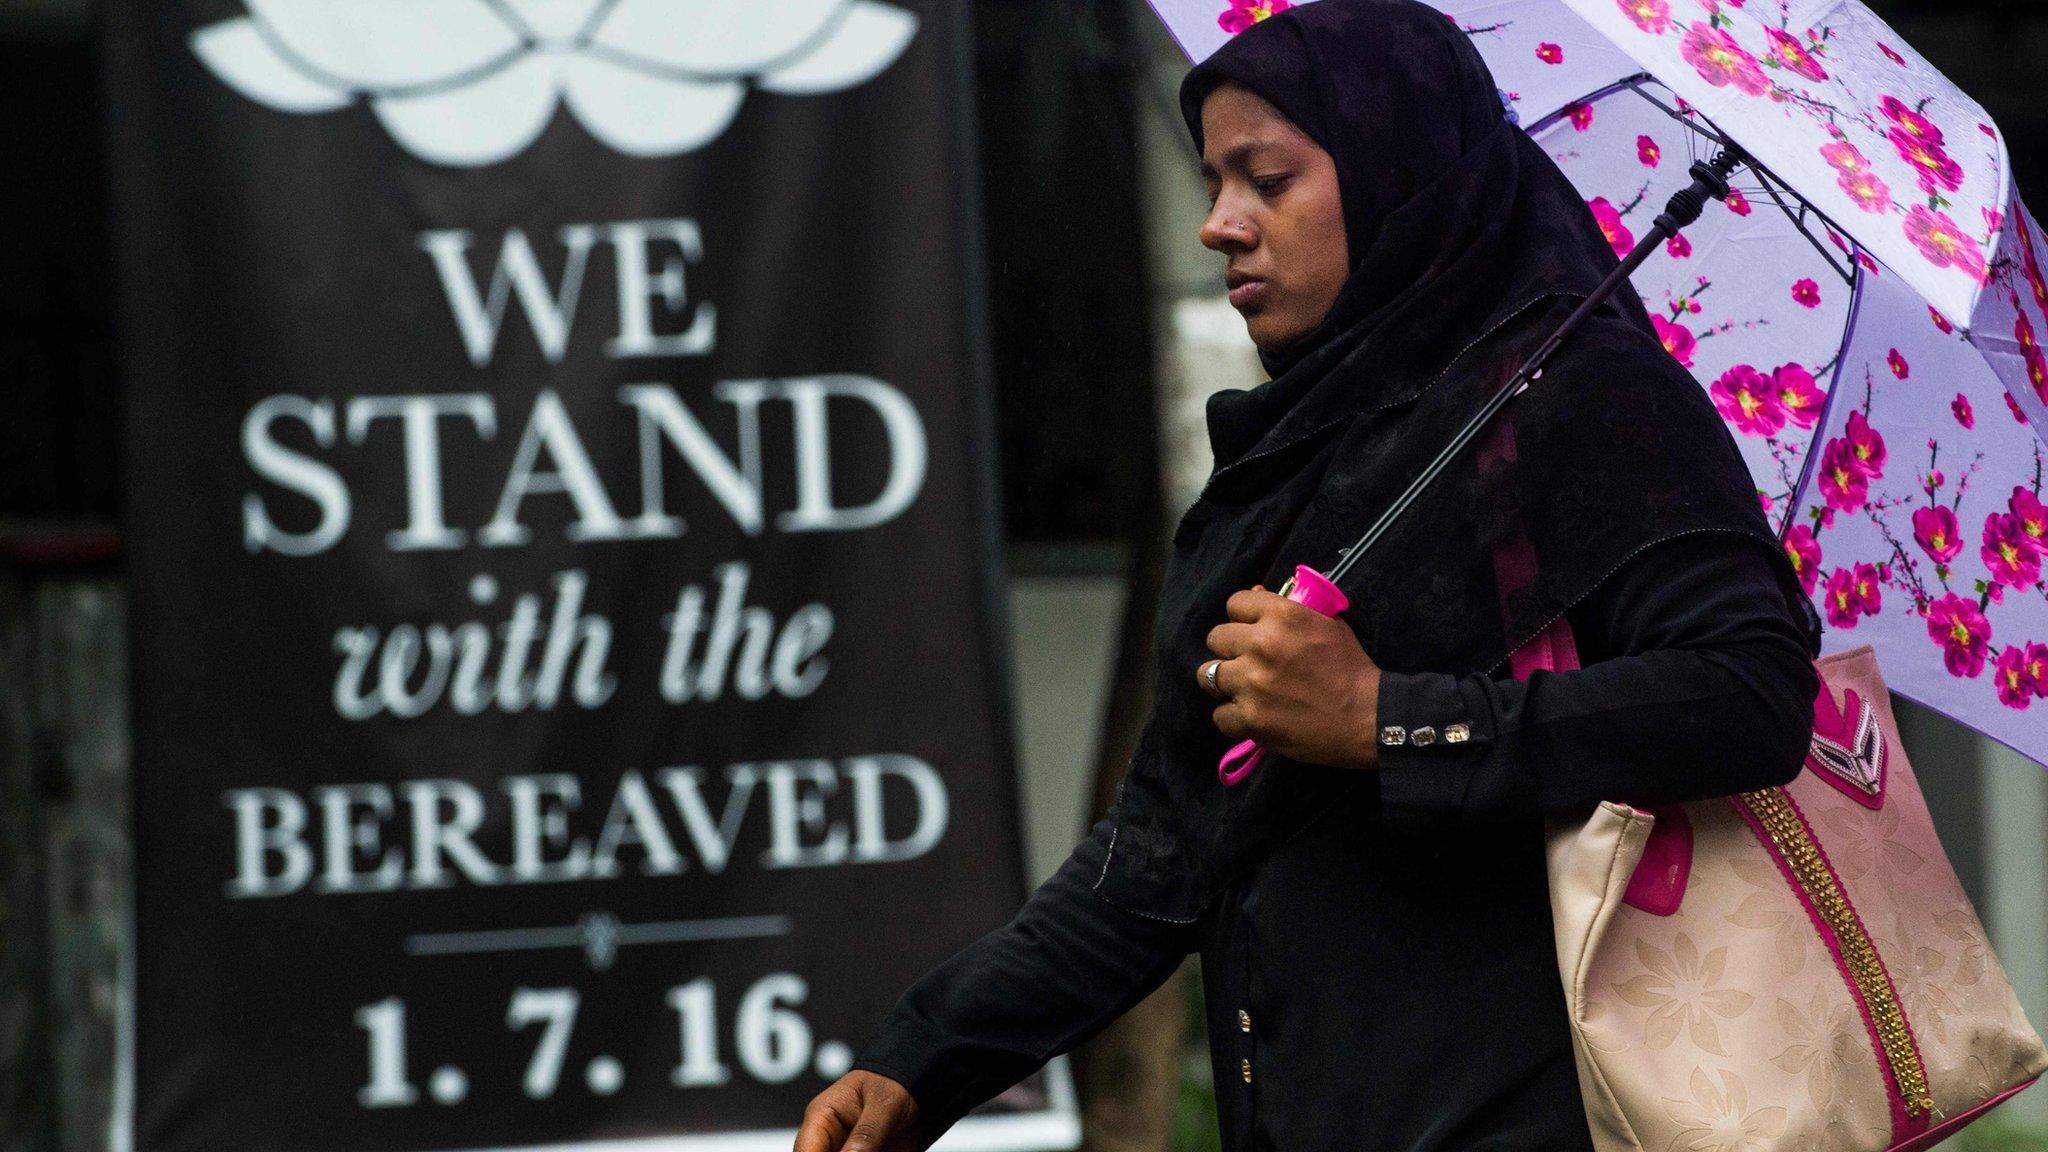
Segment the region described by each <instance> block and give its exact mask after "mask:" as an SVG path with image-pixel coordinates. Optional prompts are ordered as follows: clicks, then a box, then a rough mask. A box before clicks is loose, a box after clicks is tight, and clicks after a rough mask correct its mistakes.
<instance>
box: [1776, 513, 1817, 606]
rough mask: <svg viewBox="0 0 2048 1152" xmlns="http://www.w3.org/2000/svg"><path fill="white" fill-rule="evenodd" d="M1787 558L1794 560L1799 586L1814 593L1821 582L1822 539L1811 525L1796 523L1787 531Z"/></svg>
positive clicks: (1809, 594) (1793, 564) (1794, 569)
mask: <svg viewBox="0 0 2048 1152" xmlns="http://www.w3.org/2000/svg"><path fill="white" fill-rule="evenodd" d="M1768 510H1769V509H1766V511H1768ZM1785 558H1786V559H1788V560H1790V561H1792V570H1793V571H1794V572H1797V573H1798V574H1799V587H1800V588H1801V589H1803V590H1804V591H1805V592H1806V594H1807V595H1808V596H1811V595H1813V589H1814V586H1815V585H1816V584H1818V583H1820V541H1819V540H1818V539H1817V538H1815V536H1814V534H1813V527H1812V526H1811V525H1808V524H1794V525H1793V526H1792V529H1791V530H1790V531H1788V532H1786V533H1785Z"/></svg>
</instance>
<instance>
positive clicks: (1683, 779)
mask: <svg viewBox="0 0 2048 1152" xmlns="http://www.w3.org/2000/svg"><path fill="white" fill-rule="evenodd" d="M1803 611H1804V609H1803V608H1802V607H1801V606H1800V605H1798V604H1796V603H1793V602H1791V601H1790V600H1788V593H1787V592H1786V591H1785V590H1784V589H1783V588H1782V586H1781V585H1780V583H1779V581H1778V579H1777V576H1776V573H1775V572H1774V570H1773V568H1772V560H1771V558H1770V557H1769V556H1768V555H1766V554H1765V552H1764V551H1763V549H1762V547H1761V546H1760V545H1759V543H1758V542H1756V541H1753V540H1750V539H1747V538H1743V537H1739V536H1735V535H1732V534H1728V533H1720V532H1712V533H1699V534H1695V535H1690V536H1681V537H1678V538H1675V539H1672V540H1667V541H1664V542H1663V543H1660V544H1658V545H1655V546H1653V547H1651V548H1650V549H1648V550H1646V551H1645V552H1643V553H1642V554H1641V555H1639V556H1637V557H1635V558H1634V559H1632V560H1630V561H1629V562H1628V563H1627V564H1625V565H1624V566H1623V567H1622V568H1621V569H1619V570H1618V571H1616V572H1615V573H1614V575H1612V576H1610V577H1608V578H1607V580H1605V581H1604V582H1603V583H1601V584H1600V586H1599V587H1598V588H1596V589H1595V590H1594V592H1593V593H1592V595H1590V596H1588V597H1587V598H1586V599H1585V600H1584V601H1582V602H1581V603H1580V604H1579V605H1577V606H1576V607H1574V608H1573V609H1572V610H1571V611H1570V612H1568V613H1567V616H1566V618H1567V619H1568V620H1570V621H1571V625H1572V630H1573V633H1574V634H1575V636H1576V638H1577V640H1578V644H1579V648H1580V653H1581V659H1582V660H1584V661H1587V663H1586V664H1585V666H1584V667H1582V668H1580V669H1579V670H1577V671H1572V672H1561V673H1551V672H1536V673H1533V674H1531V676H1530V677H1529V679H1528V680H1526V681H1514V680H1495V679H1493V678H1491V677H1489V676H1486V675H1472V676H1464V677H1454V676H1448V675H1442V674H1435V673H1421V674H1402V673H1394V672H1381V673H1380V679H1379V688H1378V702H1379V706H1378V717H1377V725H1378V726H1380V727H1381V728H1382V729H1384V727H1385V726H1388V725H1396V726H1400V727H1401V728H1404V729H1406V730H1407V732H1408V733H1410V734H1412V733H1413V732H1414V731H1415V730H1416V729H1418V728H1431V729H1433V730H1434V732H1435V733H1436V738H1435V739H1434V740H1433V741H1432V742H1430V743H1428V744H1426V745H1420V746H1418V745H1417V744H1416V743H1415V742H1414V741H1413V740H1412V738H1411V739H1410V740H1409V741H1408V742H1407V743H1404V744H1398V745H1387V744H1385V743H1382V744H1381V745H1380V746H1379V748H1378V754H1379V755H1378V760H1379V763H1378V767H1379V771H1380V774H1381V797H1382V802H1383V804H1384V805H1385V808H1386V810H1387V813H1388V815H1389V816H1390V817H1392V818H1397V819H1401V818H1409V819H1423V820H1429V819H1456V820H1482V821H1483V820H1495V819H1517V818H1523V817H1528V816H1533V815H1541V814H1546V813H1553V812H1556V813H1569V812H1584V811H1587V810H1590V809H1591V808H1592V807H1594V806H1595V805H1597V804H1598V803H1599V802H1600V801H1602V800H1617V801H1622V802H1627V803H1635V804H1644V805H1648V804H1661V803H1671V802H1677V801H1687V800H1700V799H1705V798H1708V797H1712V796H1725V795H1731V794H1734V793H1738V792H1746V791H1750V790H1752V789H1757V788H1767V787H1775V786H1777V785H1782V784H1785V783H1787V782H1789V781H1790V780H1792V779H1793V777H1795V776H1797V775H1798V773H1799V768H1800V764H1801V762H1802V760H1803V759H1804V756H1805V753H1806V748H1807V745H1808V743H1809V741H1810V740H1811V735H1812V723H1813V699H1814V696H1815V693H1816V692H1817V690H1818V686H1819V680H1818V673H1817V672H1816V671H1815V669H1814V667H1813V663H1812V657H1811V655H1810V654H1809V653H1808V651H1807V649H1806V642H1805V638H1804V632H1803V630H1802V629H1801V627H1800V623H1799V621H1800V613H1801V612H1803ZM1458 724H1462V725H1465V726H1466V729H1467V731H1468V732H1469V735H1468V736H1466V737H1465V738H1464V739H1462V740H1460V741H1458V742H1455V743H1454V742H1451V741H1448V740H1446V739H1444V737H1443V733H1444V732H1445V730H1446V729H1448V728H1449V727H1451V726H1452V725H1458Z"/></svg>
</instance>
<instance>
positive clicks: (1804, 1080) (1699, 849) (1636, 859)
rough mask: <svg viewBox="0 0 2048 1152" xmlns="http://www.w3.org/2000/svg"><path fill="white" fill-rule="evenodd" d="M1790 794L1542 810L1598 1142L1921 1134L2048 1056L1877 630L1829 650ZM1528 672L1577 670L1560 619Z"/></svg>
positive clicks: (1628, 1144)
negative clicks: (1924, 768) (1997, 949)
mask: <svg viewBox="0 0 2048 1152" xmlns="http://www.w3.org/2000/svg"><path fill="white" fill-rule="evenodd" d="M1816 663H1817V665H1818V668H1819V671H1820V678H1821V686H1820V690H1819V692H1818V693H1816V695H1815V697H1814V731H1813V741H1812V744H1811V746H1810V748H1809V751H1808V753H1807V756H1806V761H1805V764H1804V766H1803V768H1802V769H1801V771H1800V773H1799V776H1798V778H1797V779H1796V780H1794V781H1793V782H1792V783H1791V784H1789V785H1787V786H1785V787H1783V788H1772V789H1766V790H1763V791H1759V792H1749V793H1745V794H1742V795H1739V796H1732V797H1726V798H1722V799H1716V800H1703V801H1698V802H1695V803H1690V804H1682V805H1673V806H1669V807H1660V808H1655V809H1651V810H1648V811H1645V810H1642V809H1638V808H1633V807H1630V806H1628V805H1625V804H1617V803H1605V804H1602V805H1600V807H1599V808H1598V809H1597V810H1595V811H1594V812H1593V814H1592V815H1591V816H1590V817H1588V818H1587V819H1585V820H1580V821H1556V820H1553V821H1552V822H1551V823H1550V826H1549V828H1548V843H1547V852H1548V868H1549V881H1550V903H1551V913H1552V917H1553V920H1554V922H1555V925H1556V934H1557V959H1558V970H1559V974H1560V976H1561V977H1562V979H1563V983H1564V992H1565V1000H1566V1004H1567V1006H1568V1008H1569V1011H1570V1018H1571V1030H1572V1050H1573V1053H1574V1055H1575V1057H1576V1060H1577V1063H1578V1070H1579V1084H1580V1088H1581V1090H1582V1094H1583V1096H1584V1099H1585V1107H1586V1118H1587V1121H1588V1123H1589V1126H1590V1127H1591V1129H1592V1133H1593V1144H1594V1147H1595V1148H1597V1149H1599V1152H1670V1150H1673V1149H1685V1150H1691V1149H1702V1150H1704V1149H1716V1150H1721V1149H1728V1150H1734V1149H1742V1150H1743V1152H1781V1150H1782V1152H1793V1150H1795V1149H1797V1150H1799V1152H1918V1150H1920V1149H1926V1148H1931V1147H1933V1145H1934V1144H1936V1143H1937V1142H1939V1141H1941V1140H1943V1139H1945V1138H1947V1137H1948V1136H1951V1135H1953V1134H1954V1133H1955V1132H1956V1130H1957V1129H1960V1128H1961V1127H1962V1126H1964V1125H1965V1124H1968V1123H1970V1122H1971V1121H1972V1120H1975V1119H1977V1118H1978V1117H1980V1116H1981V1115H1983V1113H1984V1112H1985V1111H1987V1110H1988V1109H1990V1108H1992V1107H1993V1106H1995V1105H1997V1104H1998V1103H1999V1102H2000V1101H2002V1100H2004V1099H2006V1098H2007V1097H2010V1096H2012V1095H2013V1094H2014V1093H2016V1092H2019V1091H2020V1090H2021V1089H2023V1088H2025V1087H2027V1086H2028V1085H2029V1084H2032V1083H2033V1082H2034V1081H2035V1079H2036V1078H2038V1077H2039V1076H2040V1075H2041V1073H2042V1071H2043V1070H2044V1069H2048V1050H2044V1048H2043V1047H2042V1043H2041V1038H2040V1037H2039V1036H2038V1035H2036V1034H2035V1032H2034V1030H2033V1028H2032V1027H2031V1026H2029V1024H2028V1023H2027V1019H2026V1016H2025V1014H2024V1013H2023V1012H2022V1011H2021V1009H2020V1004H2019V1001H2018V999H2017V998H2016V997H2015V996H2014V995H2013V991H2012V985H2011V984H2010V982H2009V981H2008V980H2007V979H2006V975H2005V971H2004V969H2003V968H2001V967H2000V966H1999V963H1998V958H1997V957H1996V956H1995V955H1993V954H1992V951H1991V945H1990V943H1989V942H1988V940H1987V939H1986V937H1985V933H1984V926H1983V924H1982V923H1981V922H1980V921H1979V920H1978V918H1977V913H1976V910H1975V909H1974V908H1972V907H1971V904H1970V900H1969V897H1968V896H1966V895H1965V894H1964V893H1963V888H1962V885H1961V884H1960V883H1959V882H1958V881H1957V879H1956V873H1955V869H1954V868H1953V867H1952V866H1951V865H1950V864H1949V861H1948V857H1947V855H1946V854H1945V853H1944V852H1943V851H1942V847H1941V842H1940V840H1939V838H1938V837H1937V836H1936V834H1935V830H1934V822H1933V820H1932V819H1931V817H1930V816H1929V815H1928V811H1927V803H1926V801H1925V800H1924V799H1923V798H1922V796H1921V794H1920V786H1919V784H1918V782H1917V781H1916V779H1915V778H1914V773H1913V766H1912V765H1911V764H1910V763H1909V762H1908V761H1907V759H1906V754H1905V750H1904V748H1903V747H1902V746H1901V745H1900V743H1899V739H1898V728H1897V725H1896V723H1895V722H1894V720H1893V717H1892V711H1891V698H1890V695H1889V694H1888V693H1887V692H1886V689H1885V685H1884V678H1883V676H1882V675H1881V674H1880V673H1879V671H1878V666H1877V657H1876V654H1875V653H1874V652H1873V651H1872V650H1871V648H1870V647H1869V646H1868V645H1864V646H1862V647H1859V648H1854V649H1851V650H1849V651H1845V652H1838V653H1835V654H1832V655H1829V656H1826V657H1823V658H1822V659H1820V660H1819V661H1817V662H1816ZM1512 664H1513V669H1514V674H1515V677H1516V678H1517V679H1526V678H1527V677H1528V676H1529V674H1530V673H1532V672H1534V671H1536V670H1538V669H1546V670H1552V671H1562V670H1569V669H1571V668H1576V667H1577V666H1578V659H1577V650H1576V646H1575V645H1574V643H1573V640H1572V635H1571V628H1570V625H1569V624H1568V623H1566V622H1565V621H1564V620H1562V619H1560V620H1558V621H1557V622H1556V623H1555V624H1553V625H1551V627H1550V628H1549V630H1547V631H1546V632H1544V633H1542V634H1540V635H1539V636H1538V637H1537V638H1536V639H1535V640H1532V641H1531V642H1530V643H1528V644H1526V645H1524V646H1523V647H1522V648H1520V649H1518V650H1517V651H1516V652H1515V653H1514V654H1513V657H1512Z"/></svg>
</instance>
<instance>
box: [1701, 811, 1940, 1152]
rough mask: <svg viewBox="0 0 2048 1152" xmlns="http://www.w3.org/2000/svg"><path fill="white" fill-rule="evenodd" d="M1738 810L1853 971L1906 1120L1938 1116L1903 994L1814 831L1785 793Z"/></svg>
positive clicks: (1852, 982)
mask: <svg viewBox="0 0 2048 1152" xmlns="http://www.w3.org/2000/svg"><path fill="white" fill-rule="evenodd" d="M1734 800H1735V803H1736V806H1737V807H1739V808H1741V809H1742V810H1743V811H1744V812H1746V813H1748V814H1749V816H1750V817H1751V818H1752V819H1753V820H1755V822H1756V823H1757V825H1758V826H1759V827H1761V828H1762V829H1763V830H1764V832H1765V834H1766V835H1768V836H1769V837H1770V838H1771V843H1772V845H1773V846H1774V847H1775V848H1776V849H1777V852H1778V855H1779V856H1780V857H1781V858H1782V859H1783V860H1784V861H1785V864H1786V865H1787V867H1788V869H1789V870H1790V871H1791V873H1792V878H1793V880H1794V882H1795V883H1797V884H1798V885H1799V887H1800V889H1801V890H1802V891H1804V892H1805V894H1806V899H1807V902H1808V903H1809V904H1810V905H1811V906H1812V907H1813V910H1814V912H1815V913H1816V914H1817V915H1818V916H1819V917H1820V920H1821V922H1822V923H1823V924H1825V925H1826V927H1827V930H1828V932H1829V933H1831V934H1832V935H1833V936H1834V938H1835V944H1836V946H1837V950H1838V951H1839V952H1840V954H1841V958H1842V962H1843V964H1844V966H1845V967H1846V968H1847V969H1848V972H1847V975H1848V978H1849V983H1850V985H1851V988H1850V990H1851V991H1852V992H1854V993H1855V994H1856V996H1857V998H1858V999H1860V1000H1861V1001H1862V1002H1863V1007H1864V1010H1865V1012H1866V1013H1868V1015H1869V1019H1870V1022H1871V1024H1872V1025H1874V1026H1875V1030H1876V1032H1877V1042H1878V1047H1879V1048H1880V1049H1881V1050H1882V1052H1883V1055H1884V1060H1885V1064H1886V1065H1888V1066H1889V1067H1890V1069H1891V1075H1892V1082H1893V1083H1894V1084H1896V1085H1897V1086H1898V1089H1899V1095H1900V1097H1901V1098H1903V1099H1904V1101H1905V1104H1906V1115H1908V1116H1914V1117H1918V1116H1922V1115H1926V1114H1927V1113H1929V1112H1931V1111H1933V1109H1934V1097H1933V1095H1932V1094H1931V1093H1930V1092H1929V1091H1928V1087H1927V1066H1926V1065H1925V1064H1924V1063H1922V1062H1921V1059H1920V1049H1919V1046H1918V1045H1916V1044H1914V1043H1913V1033H1912V1031H1911V1030H1910V1029H1908V1028H1907V1026H1906V1010H1905V1008H1904V1007H1903V1006H1902V1005H1901V1004H1900V1003H1899V992H1898V988H1897V987H1896V986H1894V985H1893V984H1892V980H1891V976H1890V974H1889V973H1887V972H1886V971H1885V969H1884V962H1883V961H1882V960H1880V959H1879V958H1878V955H1877V946H1876V945H1875V944H1873V943H1871V941H1870V933H1868V932H1866V931H1865V930H1864V928H1863V921H1862V919H1861V918H1859V917H1858V916H1857V915H1856V909H1855V907H1854V906H1853V905H1851V904H1850V903H1849V895H1848V893H1846V892H1844V891H1843V890H1842V884H1841V881H1840V880H1838V879H1836V877H1835V873H1834V870H1833V869H1831V868H1829V867H1828V864H1827V860H1826V858H1825V857H1823V856H1822V855H1821V850H1820V845H1819V844H1818V843H1816V842H1815V841H1814V838H1813V830H1812V829H1811V828H1808V827H1807V825H1806V821H1805V820H1804V819H1802V818H1801V817H1800V815H1799V810H1798V808H1796V807H1794V806H1793V803H1792V799H1791V797H1789V796H1787V795H1786V794H1785V792H1784V790H1783V789H1781V788H1769V789H1765V790H1764V791H1761V792H1746V793H1744V794H1742V795H1740V796H1737V797H1734Z"/></svg>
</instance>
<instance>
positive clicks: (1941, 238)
mask: <svg viewBox="0 0 2048 1152" xmlns="http://www.w3.org/2000/svg"><path fill="white" fill-rule="evenodd" d="M1905 229H1906V239H1907V240H1910V241H1912V243H1913V247H1915V248H1918V249H1919V250H1920V254H1921V255H1922V256H1925V257H1927V262H1928V263H1930V264H1932V265H1934V266H1935V267H1937V268H1956V269H1960V270H1961V271H1963V272H1966V273H1968V274H1969V275H1970V276H1971V277H1972V278H1973V279H1975V280H1976V281H1977V282H1978V283H1980V284H1981V283H1983V282H1984V278H1985V276H1986V274H1987V272H1988V269H1987V268H1986V267H1985V264H1984V253H1983V251H1982V250H1981V249H1980V248H1979V247H1978V244H1977V242H1976V241H1975V240H1973V239H1971V238H1970V236H1969V235H1968V234H1967V233H1965V232H1964V231H1963V229H1962V226H1961V225H1959V224H1957V223H1956V222H1955V221H1954V220H1953V219H1951V218H1950V217H1949V214H1948V213H1946V212H1936V211H1935V210H1934V209H1932V208H1929V207H1927V206H1926V205H1925V204H1915V205H1913V208H1912V211H1910V212H1908V213H1906V224H1905Z"/></svg>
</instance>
